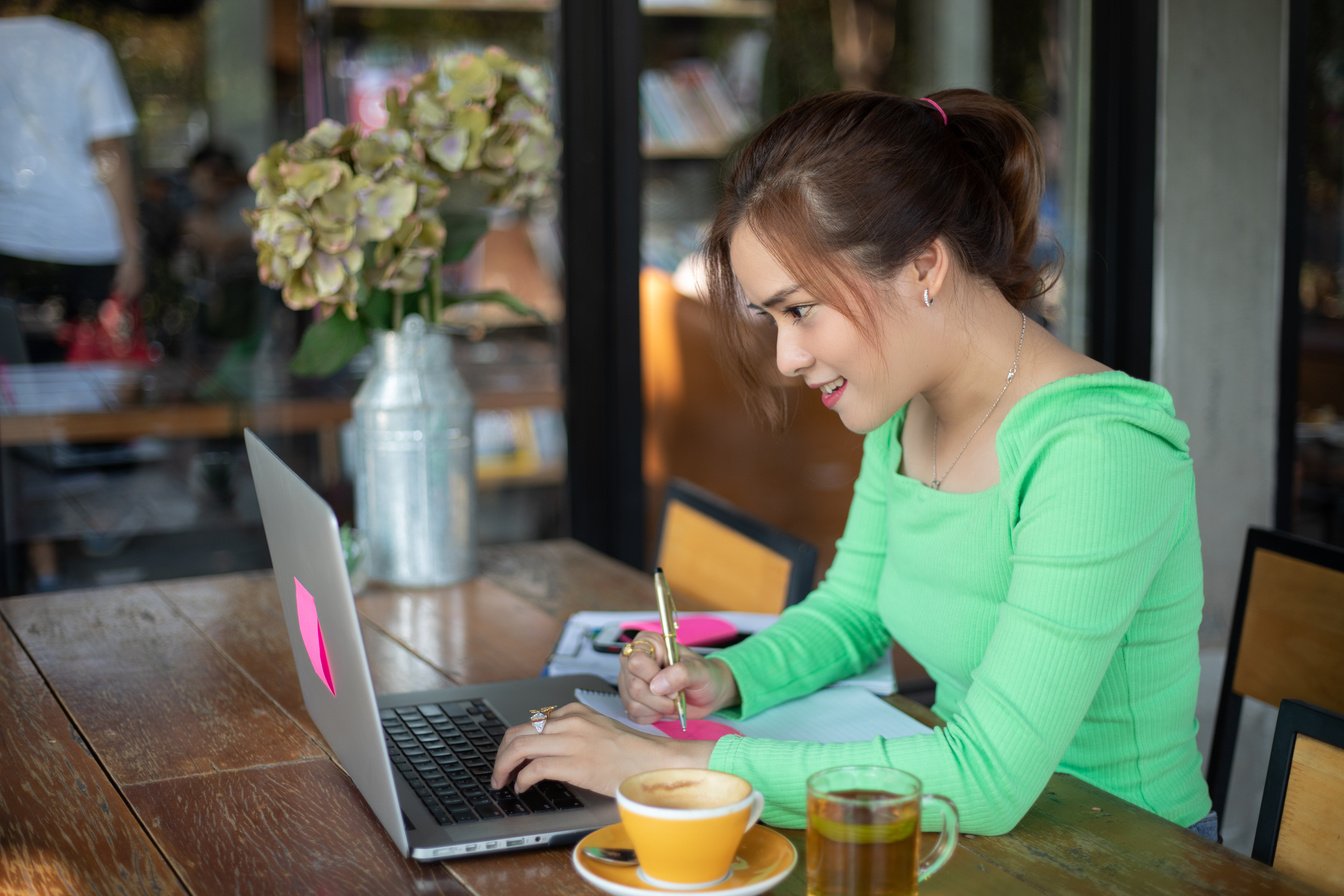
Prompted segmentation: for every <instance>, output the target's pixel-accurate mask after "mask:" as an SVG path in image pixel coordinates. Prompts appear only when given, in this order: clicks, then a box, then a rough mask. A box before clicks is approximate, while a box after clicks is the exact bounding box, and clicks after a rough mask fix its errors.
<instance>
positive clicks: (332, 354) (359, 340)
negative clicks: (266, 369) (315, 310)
mask: <svg viewBox="0 0 1344 896" xmlns="http://www.w3.org/2000/svg"><path fill="white" fill-rule="evenodd" d="M368 342H369V334H368V331H367V330H365V329H364V325H363V324H362V323H360V322H359V321H357V320H351V319H350V318H348V317H346V316H345V315H344V314H342V313H341V312H339V311H337V312H336V313H335V314H333V315H331V316H330V317H328V318H327V319H326V320H320V321H318V322H317V323H315V324H313V325H312V326H310V327H309V328H308V329H307V330H304V332H303V339H302V340H301V341H300V342H299V350H298V351H297V352H295V353H294V358H293V360H292V361H290V362H289V369H290V370H291V371H292V372H293V373H294V374H295V375H297V376H331V375H332V374H333V373H335V372H336V371H338V370H340V369H341V368H342V367H344V366H345V365H346V363H347V362H349V360H350V359H351V358H353V357H354V356H355V355H357V354H359V350H360V349H362V348H363V347H364V346H365V345H368Z"/></svg>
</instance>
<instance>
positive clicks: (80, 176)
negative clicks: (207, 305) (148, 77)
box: [0, 0, 144, 362]
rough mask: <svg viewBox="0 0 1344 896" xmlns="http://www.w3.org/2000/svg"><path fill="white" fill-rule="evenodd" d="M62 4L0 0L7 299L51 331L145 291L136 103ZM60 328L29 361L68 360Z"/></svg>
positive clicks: (34, 338)
mask: <svg viewBox="0 0 1344 896" xmlns="http://www.w3.org/2000/svg"><path fill="white" fill-rule="evenodd" d="M55 6H56V0H0V122H3V126H0V297H3V298H11V299H15V300H17V301H18V302H19V304H20V306H21V307H22V306H23V305H25V304H29V303H36V304H37V305H39V306H42V307H44V308H45V309H46V311H45V315H44V314H43V313H29V314H26V315H25V314H23V313H21V315H20V317H21V319H22V318H24V317H28V318H35V319H37V320H41V319H43V317H44V316H45V318H46V319H47V322H48V323H49V324H51V325H53V326H54V325H56V324H59V323H61V322H62V321H61V320H60V319H57V320H52V319H51V318H53V317H54V318H64V319H65V320H70V319H73V318H75V317H76V316H80V315H85V316H92V315H93V314H95V313H96V311H97V308H98V304H99V303H100V302H101V301H102V300H103V299H106V298H107V297H108V296H109V295H111V294H114V293H115V294H118V295H119V296H120V297H121V299H122V301H123V302H131V301H134V300H135V299H136V298H138V296H139V294H140V292H141V289H142V288H143V286H144V267H143V259H142V257H141V241H140V227H139V222H138V219H137V214H136V195H135V193H136V191H135V181H134V175H133V171H132V167H133V166H132V160H131V154H130V146H129V138H130V137H131V136H132V135H133V134H134V133H135V130H136V125H137V119H136V115H135V109H134V107H133V106H132V105H131V100H130V96H129V95H128V93H127V91H126V86H125V83H124V82H123V80H122V77H121V72H120V69H119V68H118V66H117V60H116V56H115V54H114V53H113V51H112V48H111V46H110V45H109V44H108V42H107V41H106V40H105V39H104V38H103V37H101V36H100V35H98V34H96V33H94V32H92V31H90V30H88V29H87V28H83V27H81V26H79V25H76V24H74V23H72V22H67V21H63V20H61V19H57V18H54V17H52V15H51V12H52V11H53V9H54V7H55ZM58 300H59V302H58ZM53 303H57V304H56V308H57V309H59V310H55V313H52V311H53ZM26 310H27V311H29V312H33V311H35V309H32V308H29V309H26ZM54 335H55V334H54V333H50V334H47V335H45V336H43V335H41V334H37V335H33V334H29V336H30V338H29V339H28V349H29V354H30V357H29V359H28V360H30V361H33V362H38V361H54V360H61V358H62V357H63V351H62V349H61V347H60V346H59V345H58V344H57V343H56V342H55V339H54Z"/></svg>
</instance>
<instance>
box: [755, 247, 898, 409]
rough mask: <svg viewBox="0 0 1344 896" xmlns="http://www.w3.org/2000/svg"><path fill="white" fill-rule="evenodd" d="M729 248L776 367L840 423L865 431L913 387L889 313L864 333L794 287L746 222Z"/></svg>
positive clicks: (826, 306) (883, 315) (838, 313)
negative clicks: (770, 337) (764, 325)
mask: <svg viewBox="0 0 1344 896" xmlns="http://www.w3.org/2000/svg"><path fill="white" fill-rule="evenodd" d="M729 250H730V256H731V260H732V266H733V273H734V275H735V276H736V277H737V280H738V283H739V284H740V285H741V287H742V292H743V294H744V295H745V296H746V299H747V302H748V303H749V304H750V308H751V310H752V312H754V313H756V314H759V315H761V316H763V317H767V318H769V319H770V320H771V321H772V322H773V323H774V326H775V330H776V335H775V363H776V365H778V367H779V371H780V373H782V374H784V375H785V376H798V377H802V378H803V381H804V382H805V383H807V386H808V388H811V389H815V390H817V393H818V396H819V400H820V401H821V402H822V404H824V405H825V406H826V407H827V408H829V409H830V410H832V411H834V412H835V413H837V414H839V415H840V420H841V422H842V423H844V425H845V427H846V428H847V429H849V430H851V431H853V432H856V433H866V432H871V431H872V430H874V429H876V428H877V427H879V426H881V425H882V424H883V423H885V422H886V421H887V420H888V419H890V418H891V416H892V415H893V414H895V413H896V412H897V411H898V410H899V409H900V408H901V407H902V406H903V405H904V404H905V403H906V402H908V401H909V400H910V398H911V397H912V396H913V395H914V394H915V393H916V392H917V391H919V390H918V388H917V387H916V385H915V383H914V382H913V380H912V374H913V371H914V370H916V369H917V365H914V364H912V363H910V357H909V353H908V352H907V351H905V350H904V349H903V348H902V346H903V344H904V342H905V341H908V339H909V337H908V335H906V336H905V337H904V338H902V336H901V333H900V332H899V331H900V330H902V329H905V328H901V327H897V326H894V325H893V323H894V321H893V318H894V317H895V315H894V314H893V313H891V312H886V313H882V314H879V315H878V321H879V323H878V326H879V331H878V332H877V333H875V334H865V333H863V332H862V331H861V330H860V329H859V327H858V326H857V325H856V324H855V323H854V322H853V321H851V320H850V319H849V318H848V317H846V316H845V315H843V314H841V313H840V312H839V311H838V310H836V309H835V308H834V307H832V306H830V305H828V304H827V303H826V301H825V297H824V296H814V295H811V294H809V293H808V292H807V291H806V290H804V289H803V288H802V287H800V286H799V285H798V284H797V282H796V281H795V280H794V278H793V277H792V275H790V274H789V272H788V271H786V270H785V269H784V268H783V267H782V266H781V265H780V264H779V262H778V261H776V260H775V258H774V256H773V255H771V254H770V252H769V250H767V249H766V248H765V246H764V244H762V243H761V241H760V239H759V238H758V237H757V236H756V234H755V233H754V232H752V230H751V228H750V227H747V226H741V227H738V229H737V230H736V231H735V232H734V234H733V239H732V243H731V245H730V247H729ZM870 336H871V337H875V338H870ZM889 357H890V358H891V359H893V360H889Z"/></svg>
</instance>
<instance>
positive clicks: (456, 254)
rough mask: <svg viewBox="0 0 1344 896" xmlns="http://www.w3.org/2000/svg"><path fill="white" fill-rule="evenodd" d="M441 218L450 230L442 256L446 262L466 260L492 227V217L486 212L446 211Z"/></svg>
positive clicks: (454, 262)
mask: <svg viewBox="0 0 1344 896" xmlns="http://www.w3.org/2000/svg"><path fill="white" fill-rule="evenodd" d="M440 218H441V220H442V221H443V226H444V229H445V230H447V232H448V236H447V239H445V240H444V242H443V253H442V256H441V257H442V258H443V263H444V264H456V263H457V262H459V261H465V260H466V257H467V256H468V255H470V254H471V250H472V249H475V248H476V244H477V243H479V242H480V241H481V238H482V237H483V236H485V233H486V231H488V230H489V229H490V217H489V216H488V215H487V214H486V213H485V212H456V211H454V212H444V213H442V215H441V216H440Z"/></svg>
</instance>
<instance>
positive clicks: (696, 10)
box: [639, 0, 775, 273]
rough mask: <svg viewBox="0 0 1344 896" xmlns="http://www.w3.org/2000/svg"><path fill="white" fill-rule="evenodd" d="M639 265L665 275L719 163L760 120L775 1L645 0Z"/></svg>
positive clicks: (709, 198) (710, 192) (705, 211)
mask: <svg viewBox="0 0 1344 896" xmlns="http://www.w3.org/2000/svg"><path fill="white" fill-rule="evenodd" d="M640 8H641V11H642V13H643V37H644V41H643V46H644V61H643V69H642V71H641V73H640V76H639V104H640V151H641V156H642V158H643V160H644V189H643V197H642V198H643V220H644V224H643V232H642V234H641V244H642V245H641V255H642V259H641V260H642V265H643V266H644V267H645V268H656V269H661V270H664V271H666V272H668V273H671V272H673V271H674V270H676V268H677V267H678V265H680V264H681V263H682V261H683V260H684V259H685V258H686V257H687V256H688V255H690V254H691V253H693V252H694V250H695V248H696V246H697V245H698V244H699V241H700V239H701V238H702V235H703V231H704V228H705V226H706V225H707V224H708V221H709V218H710V217H711V216H712V214H713V210H714V206H715V204H716V202H717V200H718V192H719V183H720V180H721V174H722V170H721V169H722V165H723V163H724V160H725V159H726V158H728V157H729V156H730V155H731V154H732V152H733V150H734V148H735V147H736V146H737V145H738V144H739V143H740V142H741V141H742V140H744V139H745V138H746V137H747V136H748V135H750V134H751V132H752V131H753V130H754V129H755V127H756V126H757V125H758V124H759V122H760V120H761V112H762V92H763V91H762V85H763V82H764V80H765V69H766V66H767V56H768V53H769V49H770V43H771V33H772V30H773V26H774V16H775V4H774V3H773V2H770V0H706V2H700V3H692V2H670V0H669V2H659V0H643V2H642V3H641V5H640Z"/></svg>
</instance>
